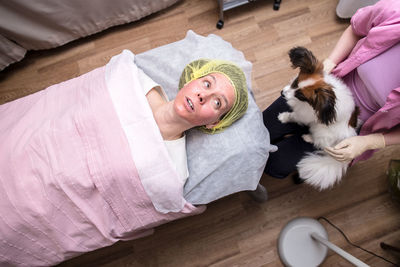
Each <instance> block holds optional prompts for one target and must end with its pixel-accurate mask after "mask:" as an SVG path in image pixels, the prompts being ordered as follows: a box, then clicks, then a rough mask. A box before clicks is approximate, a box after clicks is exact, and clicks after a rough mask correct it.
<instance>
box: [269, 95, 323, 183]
mask: <svg viewBox="0 0 400 267" xmlns="http://www.w3.org/2000/svg"><path fill="white" fill-rule="evenodd" d="M285 111H288V112H291V111H292V110H291V108H290V107H289V106H288V105H287V103H286V100H285V99H284V98H283V97H282V96H280V97H279V98H278V99H276V100H275V102H274V103H272V104H271V105H270V106H269V107H268V108H267V109H266V110H264V111H263V120H264V125H265V127H267V129H268V131H269V134H270V139H271V144H273V145H276V146H277V147H278V151H276V152H273V153H270V155H269V159H268V161H267V164H266V166H265V169H264V173H266V174H268V175H270V176H272V177H275V178H280V179H282V178H285V177H287V176H288V175H289V174H290V173H292V172H293V171H295V170H296V164H297V163H298V162H299V161H300V160H301V158H302V157H303V156H304V155H305V153H307V152H312V151H314V150H315V149H316V148H315V147H314V146H313V145H312V144H310V143H308V142H306V141H304V140H303V138H302V137H301V136H302V135H303V134H307V133H308V127H307V126H301V125H299V124H296V123H281V122H280V121H279V120H278V115H279V113H282V112H285Z"/></svg>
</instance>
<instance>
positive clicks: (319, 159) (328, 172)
mask: <svg viewBox="0 0 400 267" xmlns="http://www.w3.org/2000/svg"><path fill="white" fill-rule="evenodd" d="M347 166H348V162H339V161H337V160H335V159H334V158H332V157H331V156H329V155H327V154H326V153H324V152H322V151H319V152H314V153H307V155H306V156H305V157H304V158H302V159H301V160H300V162H299V163H298V164H297V170H298V172H299V176H300V178H302V179H303V180H304V182H305V183H307V184H309V185H311V186H314V187H316V188H318V189H319V190H324V189H327V188H330V187H332V186H333V185H334V184H335V183H338V182H339V181H340V180H341V179H342V177H343V176H344V175H345V173H346V171H347Z"/></svg>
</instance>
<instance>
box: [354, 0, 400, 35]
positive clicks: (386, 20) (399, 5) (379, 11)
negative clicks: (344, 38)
mask: <svg viewBox="0 0 400 267" xmlns="http://www.w3.org/2000/svg"><path fill="white" fill-rule="evenodd" d="M399 18H400V1H398V0H381V1H379V2H377V3H376V4H375V5H372V6H367V7H364V8H360V9H359V10H358V11H357V12H356V13H355V14H354V15H353V17H352V18H351V26H352V28H353V31H354V33H355V34H357V35H359V36H366V35H367V34H368V32H369V31H370V30H371V29H373V28H375V27H379V26H389V25H392V24H396V23H399Z"/></svg>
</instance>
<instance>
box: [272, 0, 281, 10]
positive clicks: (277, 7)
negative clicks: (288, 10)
mask: <svg viewBox="0 0 400 267" xmlns="http://www.w3.org/2000/svg"><path fill="white" fill-rule="evenodd" d="M281 1H282V0H275V1H274V6H273V8H274V10H279V7H280V6H281Z"/></svg>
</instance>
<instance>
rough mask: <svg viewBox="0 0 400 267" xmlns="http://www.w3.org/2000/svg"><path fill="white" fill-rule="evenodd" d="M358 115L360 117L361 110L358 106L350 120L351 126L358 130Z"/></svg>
mask: <svg viewBox="0 0 400 267" xmlns="http://www.w3.org/2000/svg"><path fill="white" fill-rule="evenodd" d="M358 115H360V109H359V108H358V107H357V106H356V107H355V108H354V110H353V113H351V117H350V120H349V126H351V127H353V128H356V127H357V118H358Z"/></svg>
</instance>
